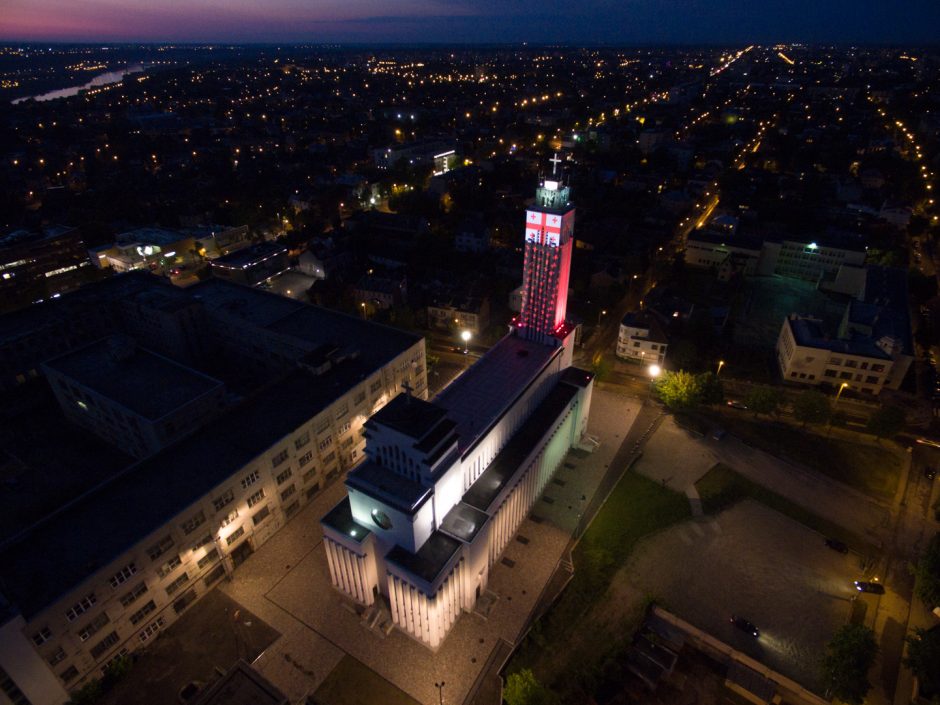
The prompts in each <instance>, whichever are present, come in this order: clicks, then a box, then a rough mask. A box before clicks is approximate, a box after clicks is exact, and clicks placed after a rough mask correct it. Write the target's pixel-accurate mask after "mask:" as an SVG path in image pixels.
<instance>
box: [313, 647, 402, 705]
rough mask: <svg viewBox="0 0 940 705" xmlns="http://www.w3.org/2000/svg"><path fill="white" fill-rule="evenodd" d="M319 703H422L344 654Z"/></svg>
mask: <svg viewBox="0 0 940 705" xmlns="http://www.w3.org/2000/svg"><path fill="white" fill-rule="evenodd" d="M311 703H314V704H315V705H378V704H379V703H381V705H421V703H419V702H418V701H417V700H415V699H414V698H412V697H411V696H409V695H408V694H407V693H405V692H404V691H402V690H400V689H399V688H398V687H396V686H394V685H392V684H391V683H389V682H388V681H387V680H385V679H384V678H382V676H380V675H378V674H377V673H376V672H375V671H373V670H371V669H369V668H366V666H364V665H363V664H362V663H361V662H360V661H357V660H356V659H354V658H353V657H352V656H350V655H348V654H347V655H346V656H343V658H342V660H341V661H340V662H339V663H338V664H336V668H334V669H333V670H332V671H330V675H328V676H327V677H326V680H325V681H323V683H321V684H320V687H319V688H317V692H316V693H314V694H313V699H312V700H311Z"/></svg>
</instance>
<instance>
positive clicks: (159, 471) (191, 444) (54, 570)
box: [0, 324, 413, 618]
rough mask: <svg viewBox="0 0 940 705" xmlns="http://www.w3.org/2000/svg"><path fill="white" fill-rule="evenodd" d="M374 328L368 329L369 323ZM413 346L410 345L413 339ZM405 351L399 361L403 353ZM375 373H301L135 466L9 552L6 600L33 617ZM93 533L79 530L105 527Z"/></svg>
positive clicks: (351, 367) (359, 361) (362, 369)
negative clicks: (104, 525)
mask: <svg viewBox="0 0 940 705" xmlns="http://www.w3.org/2000/svg"><path fill="white" fill-rule="evenodd" d="M366 325H368V324H366ZM407 339H408V341H409V342H410V341H411V340H412V339H413V337H412V336H408V338H407ZM404 349H405V347H402V349H401V350H400V351H399V352H402V351H404ZM375 369H376V367H375V366H372V365H369V364H366V363H365V362H364V361H363V358H362V357H359V358H355V359H350V360H346V361H344V362H342V363H340V364H339V365H337V366H336V367H334V368H332V369H331V370H330V371H329V372H328V373H326V374H323V375H320V376H313V375H311V374H309V373H307V372H304V371H302V370H296V371H294V372H292V373H290V374H288V375H287V376H285V377H284V378H282V379H281V380H279V381H278V382H276V383H274V384H272V385H271V386H269V387H267V388H266V389H265V390H264V393H262V394H258V395H256V396H254V397H251V398H249V399H247V400H245V401H244V402H242V403H241V404H239V405H237V406H235V407H233V408H231V409H230V410H229V411H228V412H227V413H225V414H223V415H222V416H220V417H219V418H217V419H216V420H214V421H213V422H211V423H209V424H208V425H207V426H205V427H203V428H202V429H201V430H200V432H199V433H198V434H196V435H193V436H189V437H188V438H186V439H184V440H182V441H180V442H179V443H177V444H176V445H174V446H171V447H170V448H167V449H165V450H163V451H161V452H160V453H158V454H157V455H155V456H153V457H151V458H148V459H146V460H144V461H141V462H140V463H138V464H136V465H134V466H132V467H131V468H129V469H128V470H127V471H126V472H124V473H123V474H121V475H119V476H118V477H116V478H115V479H113V480H112V481H110V482H108V483H107V484H104V485H102V486H101V487H100V488H98V489H97V490H95V491H94V492H92V493H90V494H89V495H87V496H85V497H82V498H80V499H78V500H77V501H76V502H75V503H74V504H72V505H69V506H67V507H65V508H64V509H63V510H62V511H60V512H59V513H58V514H55V515H53V516H51V517H50V518H49V519H48V520H47V521H45V522H43V523H41V524H39V525H37V526H36V527H35V528H34V529H32V530H31V531H29V532H28V534H26V535H25V536H24V537H22V539H21V541H20V543H17V544H15V545H13V546H10V547H6V548H5V549H4V550H3V551H2V553H0V556H2V562H0V565H2V566H3V568H2V569H0V575H2V579H3V584H4V588H5V594H6V596H7V597H8V598H10V599H11V600H12V601H13V602H15V604H17V605H18V606H19V608H20V609H21V610H22V612H23V614H24V615H25V616H27V618H28V617H29V616H31V615H34V614H36V613H38V612H39V611H40V610H42V609H43V608H44V607H46V606H47V605H49V604H50V603H51V602H53V601H54V600H56V599H58V598H59V597H61V596H62V595H63V594H64V593H65V592H66V591H68V590H69V589H71V588H72V587H74V586H75V585H77V584H79V583H80V582H81V581H83V580H85V579H86V578H87V577H88V576H89V575H90V574H91V573H92V572H94V571H95V570H98V569H99V568H102V567H103V566H105V565H107V564H108V563H110V562H111V561H112V560H114V559H115V558H117V557H118V556H119V555H120V554H121V553H123V552H124V551H126V550H128V549H129V548H131V547H132V546H133V545H134V544H136V543H137V542H138V541H140V540H141V539H143V538H144V537H146V536H147V535H148V534H150V533H151V532H153V531H155V530H157V529H158V528H159V527H161V526H162V525H163V524H165V523H166V522H167V521H169V520H170V519H172V518H173V517H175V516H177V515H178V514H180V513H181V512H183V511H185V510H186V509H187V508H188V507H189V506H191V505H192V503H193V502H195V501H197V500H198V499H200V498H201V497H203V496H204V495H206V494H207V493H209V492H210V491H212V490H213V489H215V488H217V487H218V486H219V485H220V484H222V483H224V482H226V481H227V480H230V479H232V476H233V475H234V473H236V472H237V471H239V470H240V469H242V468H243V467H245V465H246V464H248V463H249V462H250V461H252V460H253V459H254V458H256V457H257V456H258V455H260V454H261V453H263V452H264V451H266V450H267V449H268V448H270V447H271V446H272V445H274V444H275V443H277V442H278V441H279V440H280V439H282V438H284V437H285V436H286V435H287V434H289V433H291V432H292V431H294V430H295V429H297V428H299V427H300V426H301V425H302V424H304V423H306V422H307V421H309V420H310V419H312V418H313V417H314V416H316V415H317V414H318V413H320V412H321V411H322V410H323V409H325V408H327V407H328V406H329V405H330V404H331V403H332V402H333V401H334V400H335V399H336V398H337V397H338V396H340V395H341V394H344V393H345V392H346V391H348V390H349V389H350V388H351V387H352V386H353V385H355V384H358V383H359V382H361V381H362V380H364V379H366V378H367V377H368V375H370V374H372V373H373V372H374V371H375ZM103 517H106V518H107V519H106V522H107V524H106V525H107V530H106V531H105V530H100V531H99V530H95V531H94V534H93V535H94V538H93V540H91V539H90V536H89V531H78V530H76V528H75V527H88V528H89V530H91V527H102V526H103V525H102V521H103Z"/></svg>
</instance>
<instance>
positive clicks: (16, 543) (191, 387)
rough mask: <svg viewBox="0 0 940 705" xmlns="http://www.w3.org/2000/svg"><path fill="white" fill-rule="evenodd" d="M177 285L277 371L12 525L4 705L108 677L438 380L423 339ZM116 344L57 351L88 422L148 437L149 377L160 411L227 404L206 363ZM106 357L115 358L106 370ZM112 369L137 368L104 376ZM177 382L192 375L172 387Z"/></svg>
mask: <svg viewBox="0 0 940 705" xmlns="http://www.w3.org/2000/svg"><path fill="white" fill-rule="evenodd" d="M125 276H129V277H132V278H131V279H128V280H127V281H128V282H130V283H133V284H135V285H136V283H139V282H143V284H142V286H145V287H146V286H147V284H146V281H145V280H141V279H140V275H136V274H132V275H125ZM166 286H169V285H165V284H164V285H159V286H157V290H160V289H161V287H166ZM172 291H173V294H174V296H177V297H183V296H188V297H189V299H188V300H190V301H191V302H193V301H194V302H197V303H198V304H199V308H200V309H201V310H202V311H203V312H204V313H205V318H204V319H201V320H202V321H203V326H202V327H201V328H200V329H199V330H200V332H204V333H206V335H207V336H208V338H209V340H210V341H211V347H212V348H213V349H214V350H216V351H219V350H223V349H224V350H227V352H228V357H229V359H230V360H237V361H238V366H239V367H240V368H241V369H243V370H244V371H245V373H247V374H249V375H251V377H252V378H253V379H257V380H265V381H266V382H265V385H264V386H262V388H261V389H260V390H256V391H254V392H252V393H250V394H249V395H248V396H246V397H245V398H244V399H241V400H239V401H237V402H235V403H230V404H229V406H227V407H225V408H224V409H221V410H219V409H213V410H212V412H213V413H212V414H210V416H211V420H208V421H207V422H205V419H202V421H203V423H198V424H197V423H195V422H194V425H193V427H190V428H189V429H188V431H189V432H188V433H187V434H185V435H184V436H183V437H173V438H163V439H161V442H163V441H165V442H166V447H164V448H163V449H162V450H159V451H158V452H156V453H155V454H152V455H150V456H149V457H146V458H144V459H142V460H139V461H137V462H135V463H133V464H132V465H130V466H129V467H127V468H126V469H124V470H123V471H121V472H119V473H118V474H117V475H115V476H113V477H110V478H109V479H107V480H106V481H104V482H103V483H101V484H100V485H98V486H96V487H94V488H91V489H90V490H89V491H87V492H86V493H85V494H83V495H82V496H80V497H77V498H75V499H74V501H71V502H70V503H69V504H67V505H66V506H63V507H61V508H59V510H58V511H56V512H54V513H52V514H50V515H49V516H47V517H46V518H45V519H43V520H42V521H39V522H37V523H35V524H34V525H32V526H24V527H23V531H22V532H21V533H20V534H19V535H18V536H16V537H13V538H8V540H7V541H6V542H5V544H4V545H3V546H2V548H0V693H2V694H0V703H3V702H7V701H8V700H10V701H14V702H29V703H32V705H62V704H63V703H65V702H66V701H67V700H68V698H69V695H68V693H69V691H73V690H75V689H77V688H80V687H81V686H82V685H83V684H85V683H87V682H89V681H90V680H91V679H93V678H100V677H101V676H102V675H103V674H104V672H105V671H106V669H107V668H108V667H109V665H110V664H112V663H114V661H115V660H116V659H118V658H120V657H122V656H124V655H127V654H129V653H130V652H132V651H134V650H135V649H137V648H140V647H141V646H143V645H145V644H147V643H148V642H149V640H150V639H152V638H153V637H154V636H155V635H156V634H157V633H159V632H160V631H161V630H163V629H165V628H166V627H168V626H169V625H170V624H172V623H173V622H174V621H175V620H176V619H177V618H179V616H180V615H182V614H184V613H185V612H186V610H187V609H188V608H189V607H190V606H191V605H192V604H194V603H195V602H196V601H198V600H199V599H200V598H201V597H203V596H204V595H206V594H207V593H208V592H209V591H210V590H211V589H212V588H213V587H214V586H215V585H216V584H217V583H218V582H219V581H221V580H222V579H223V578H225V577H226V576H229V575H230V574H231V573H232V572H233V571H235V570H237V568H238V566H239V565H240V564H241V563H243V562H244V561H245V560H246V559H247V558H248V557H249V556H250V555H251V554H252V553H253V552H254V551H255V550H256V549H257V548H258V547H259V546H261V545H262V544H263V543H265V542H266V541H267V540H268V539H269V538H271V536H273V535H274V534H275V533H276V532H277V531H278V530H279V529H280V528H281V527H282V526H284V524H285V523H286V522H287V521H289V520H290V519H291V518H292V517H294V516H295V515H296V514H297V513H298V512H299V510H300V509H301V507H303V506H304V505H305V504H306V503H308V502H309V501H310V500H311V499H313V498H314V497H316V496H318V495H319V493H320V492H321V491H322V490H323V489H324V487H325V486H326V485H328V484H329V483H330V482H332V481H334V480H336V479H338V478H339V477H340V476H341V475H342V474H343V473H344V472H346V471H347V470H349V469H350V468H352V467H354V466H356V465H357V464H358V463H359V462H360V460H361V458H362V454H363V451H364V445H365V443H364V440H363V435H362V434H363V428H364V426H365V424H366V421H367V420H368V419H369V418H370V417H371V416H372V415H373V414H374V413H375V412H376V411H377V410H379V409H381V408H382V407H384V406H385V405H386V404H387V403H388V402H389V400H390V399H392V398H393V397H394V396H395V395H396V394H397V393H398V392H399V391H400V389H401V388H402V385H407V386H408V387H409V388H411V389H412V390H414V394H415V397H414V401H415V403H419V402H420V397H424V396H426V395H427V391H426V385H427V375H426V371H425V368H424V365H425V345H424V340H423V339H422V338H420V337H418V336H415V335H412V334H410V333H405V332H403V331H399V330H395V329H391V328H387V327H385V326H380V325H377V324H374V323H371V322H368V321H364V320H362V319H359V318H356V317H353V316H347V315H344V314H340V313H336V312H332V311H328V310H325V309H320V308H316V307H313V306H308V305H304V304H300V303H298V302H296V301H293V300H290V299H285V298H281V297H279V296H275V295H273V294H270V293H266V292H262V291H258V290H256V289H252V288H250V287H246V286H240V285H237V284H231V283H229V282H225V281H219V280H210V281H207V282H204V283H203V284H199V285H196V286H194V287H191V288H189V289H187V290H186V291H185V292H182V291H179V290H172ZM125 293H126V292H125ZM183 303H185V302H183V301H182V299H180V301H178V302H177V304H178V305H177V306H176V307H175V308H176V309H179V306H181V305H182V304H183ZM111 352H113V351H110V350H109V345H108V341H107V339H105V340H104V341H102V342H100V343H96V344H92V345H91V346H85V347H81V348H77V349H76V350H75V351H74V352H72V353H67V354H66V355H64V356H62V357H61V358H58V361H57V360H53V361H51V362H49V363H48V364H47V365H46V369H47V372H51V371H53V370H54V371H55V372H54V374H55V375H56V376H55V378H54V379H55V380H58V381H54V382H53V384H59V381H62V382H63V383H64V384H66V385H68V386H67V388H65V389H61V390H58V391H60V392H61V397H60V399H61V400H63V403H65V404H67V405H69V406H70V407H72V409H71V410H72V411H73V412H74V413H75V414H79V415H85V414H88V416H89V419H86V418H84V416H79V418H80V419H81V421H82V425H83V426H86V427H95V426H96V425H101V426H106V427H108V428H112V427H113V430H114V432H115V433H117V434H119V435H120V434H123V435H126V436H130V437H136V436H135V434H134V433H133V430H132V428H133V419H132V412H134V410H133V409H132V408H130V407H134V404H145V401H143V400H141V399H139V398H135V399H130V398H128V397H127V396H126V395H128V394H130V395H132V396H135V397H136V396H139V395H141V394H146V393H147V392H148V390H149V391H151V392H154V393H156V394H157V396H158V397H160V398H158V399H156V400H152V403H153V404H156V407H155V408H154V409H153V413H152V414H151V416H156V417H157V418H158V420H159V418H162V414H163V409H164V407H166V408H169V409H170V411H171V412H172V413H171V416H170V417H168V418H177V417H174V416H173V415H172V414H173V413H176V412H178V411H179V409H184V410H185V409H187V408H188V407H189V406H190V404H191V403H192V400H193V399H196V400H197V401H198V400H199V399H201V398H203V396H205V395H207V394H208V397H207V398H208V399H210V400H212V401H213V403H214V401H215V397H214V395H215V394H216V393H217V392H218V390H219V384H218V383H217V382H216V381H215V380H212V379H211V378H205V379H203V378H202V377H199V376H198V373H196V372H195V371H194V370H189V371H186V369H185V368H181V367H180V366H179V365H178V364H176V363H171V362H170V361H168V360H166V359H164V358H162V357H160V356H158V355H155V354H153V353H147V352H145V351H140V350H138V351H136V352H135V351H127V350H123V351H121V350H119V351H118V356H117V358H116V360H112V358H111ZM128 353H129V354H130V357H127V355H128ZM138 355H140V356H142V357H140V358H137V357H135V356H138ZM96 359H98V360H103V361H104V362H105V364H106V365H107V364H111V363H112V362H113V363H114V364H117V365H118V368H109V367H106V368H105V369H103V370H100V371H96V370H95V369H94V361H95V360H96ZM122 365H126V367H121V366H122ZM109 370H110V371H112V372H114V371H116V372H121V370H123V371H124V372H125V373H126V374H135V375H138V376H139V377H140V379H138V380H136V381H133V380H118V379H114V380H107V379H105V377H106V376H107V373H108V372H109ZM148 375H149V377H148ZM190 376H192V377H191V378H190ZM181 379H184V380H188V381H187V382H186V384H185V385H184V386H185V387H186V389H185V390H182V391H176V392H174V391H173V390H162V389H160V385H163V384H167V383H168V381H169V383H172V382H173V380H177V381H179V380H181ZM148 380H149V381H148ZM79 383H81V384H79ZM177 394H179V395H180V396H176V395H177ZM161 395H166V397H165V398H164V396H161ZM93 396H94V401H92V397H93ZM79 401H81V402H83V403H84V404H85V405H86V407H88V408H87V409H84V408H81V406H80V405H78V402H79ZM132 402H133V403H132ZM181 402H182V403H181ZM200 410H201V407H200V409H196V411H200ZM143 411H146V409H143V408H137V409H136V412H143ZM92 412H94V418H93V419H91V416H92ZM136 412H134V413H136ZM186 413H188V412H186ZM194 413H195V412H194ZM115 414H123V417H119V418H114V417H115ZM107 416H110V417H111V419H110V420H107V419H106V418H105V417H107ZM196 416H199V414H196ZM125 417H126V418H125ZM139 423H140V424H141V426H143V417H141V419H139ZM96 432H97V430H96ZM101 435H103V436H105V437H108V433H105V432H102V434H101ZM112 440H114V441H115V442H118V441H119V439H112ZM50 472H52V471H51V470H50Z"/></svg>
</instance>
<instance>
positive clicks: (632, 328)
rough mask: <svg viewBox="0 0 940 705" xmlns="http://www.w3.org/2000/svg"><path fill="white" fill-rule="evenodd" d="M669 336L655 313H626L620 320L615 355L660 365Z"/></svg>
mask: <svg viewBox="0 0 940 705" xmlns="http://www.w3.org/2000/svg"><path fill="white" fill-rule="evenodd" d="M668 347H669V338H667V337H666V331H665V330H664V329H663V326H662V324H661V323H660V322H659V319H658V318H657V317H656V315H655V314H653V313H649V312H641V313H633V312H630V313H627V315H625V316H624V317H623V320H622V321H620V332H619V334H618V335H617V357H619V358H622V359H624V360H632V361H633V362H640V363H646V364H650V365H652V364H656V365H662V364H663V362H665V360H666V348H668Z"/></svg>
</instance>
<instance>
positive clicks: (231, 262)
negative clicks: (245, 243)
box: [209, 242, 287, 269]
mask: <svg viewBox="0 0 940 705" xmlns="http://www.w3.org/2000/svg"><path fill="white" fill-rule="evenodd" d="M281 254H284V255H286V254H287V246H286V245H282V244H280V243H277V242H262V243H260V244H258V245H252V246H251V247H245V248H242V249H241V250H235V251H234V252H230V253H229V254H227V255H223V256H222V257H218V258H216V259H214V260H212V261H211V262H210V263H209V264H211V265H212V266H213V267H224V268H226V269H247V268H248V267H250V266H252V265H255V264H259V263H261V262H263V261H264V260H266V259H269V258H271V257H274V256H275V255H281Z"/></svg>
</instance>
